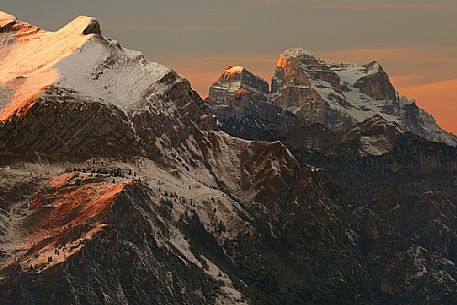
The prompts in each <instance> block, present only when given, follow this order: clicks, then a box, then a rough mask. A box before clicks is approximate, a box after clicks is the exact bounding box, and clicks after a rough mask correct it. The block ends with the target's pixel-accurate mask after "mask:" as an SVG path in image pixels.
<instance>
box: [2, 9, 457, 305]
mask: <svg viewBox="0 0 457 305" xmlns="http://www.w3.org/2000/svg"><path fill="white" fill-rule="evenodd" d="M0 21H1V23H0V25H1V26H4V24H14V27H12V28H14V31H12V32H11V31H8V32H6V31H3V32H1V33H0V39H2V41H5V39H7V40H8V47H7V48H6V49H4V50H3V51H5V52H4V53H2V54H1V56H3V58H2V61H0V67H1V68H2V69H0V76H1V77H0V85H1V86H2V88H3V91H2V92H3V93H4V92H6V94H3V93H2V95H1V99H2V100H1V104H0V113H1V115H2V121H1V123H0V157H1V158H0V298H1V299H2V300H4V301H5V304H8V305H10V304H11V305H13V304H14V305H15V304H24V303H27V304H37V305H38V304H44V303H46V304H75V305H76V304H238V305H244V304H253V305H257V304H258V305H260V304H262V305H263V304H281V303H283V304H316V305H320V304H322V305H323V304H360V305H362V304H363V305H366V304H373V305H375V304H404V305H410V304H427V305H432V304H446V305H447V304H455V303H456V300H457V294H456V291H457V290H456V289H455V288H456V287H455V282H456V279H457V273H456V270H455V267H454V262H455V260H456V259H457V257H456V255H455V252H456V251H455V248H456V246H455V242H456V240H457V238H456V234H455V230H453V229H452V228H453V227H455V217H454V216H455V215H454V211H455V210H456V205H457V203H456V201H455V198H456V196H457V194H456V193H455V177H456V173H457V165H456V160H457V156H456V154H457V151H456V149H455V148H453V147H450V146H447V145H445V144H439V143H432V142H429V141H426V140H424V139H422V138H420V137H418V136H415V135H413V134H411V133H409V132H405V131H404V130H403V129H402V128H400V127H399V125H398V124H395V123H391V122H389V121H387V120H385V119H384V118H382V117H381V116H374V117H370V118H368V119H367V120H365V121H363V122H361V123H359V124H357V125H356V126H354V127H353V128H351V129H349V130H347V131H344V132H342V133H335V132H333V131H330V130H328V129H327V128H325V127H324V126H322V125H318V124H313V125H309V124H308V123H309V122H308V121H307V120H305V119H303V117H300V116H299V115H298V113H295V114H294V113H292V112H291V111H288V110H285V109H284V108H283V106H282V105H275V104H271V103H268V102H265V101H259V100H258V96H256V95H255V94H256V92H243V93H241V94H239V95H236V96H233V98H231V99H230V101H231V102H230V103H229V104H228V105H210V106H208V105H206V104H205V103H203V101H202V100H201V99H200V97H199V96H198V95H197V94H196V93H195V92H193V91H192V88H191V87H190V84H189V82H188V81H186V80H185V79H183V78H182V77H180V76H179V75H178V74H177V73H176V72H174V71H173V70H171V69H169V68H166V67H163V66H161V65H159V64H156V63H150V62H148V61H146V60H145V59H144V58H143V57H142V55H141V54H140V53H138V52H134V51H130V50H127V49H124V48H123V47H121V46H120V45H119V44H118V43H116V42H114V41H111V40H109V39H108V38H105V37H103V36H102V35H101V31H100V29H101V27H100V25H99V24H98V23H97V22H95V21H94V19H93V18H89V17H80V18H78V19H76V20H75V21H73V22H72V23H70V25H71V26H66V27H64V29H65V30H62V31H58V32H56V33H47V34H46V35H44V31H43V30H40V29H38V28H34V27H32V26H30V25H26V24H25V23H21V22H19V21H17V20H16V19H15V18H14V17H12V16H10V15H6V14H0ZM31 28H33V30H32V31H29V30H30V29H31ZM24 33H25V34H24ZM57 33H59V34H57ZM4 34H7V35H9V36H4ZM23 34H24V35H26V36H21V35H23ZM35 35H38V36H35ZM54 35H57V36H55V37H54ZM21 37H22V38H24V39H22V40H21ZM34 38H37V39H34ZM38 38H39V39H38ZM57 41H59V43H57ZM30 43H32V44H30ZM35 43H36V45H35ZM49 46H51V47H52V48H51V49H46V47H49ZM56 49H58V50H59V52H51V51H50V50H56ZM23 52H25V53H23ZM35 53H37V54H39V55H36V56H37V57H34V56H35V55H34V54H35ZM24 54H25V55H24ZM62 54H65V56H63V57H61V56H60V55H62ZM294 56H295V53H292V54H291V57H292V58H290V60H291V65H292V64H293V63H294V61H295V59H293V58H294ZM306 56H307V58H306V59H303V61H305V63H303V64H306V65H308V66H307V68H306V69H308V70H309V71H313V69H314V68H313V67H314V66H316V65H321V64H322V63H320V62H319V61H316V60H315V59H312V58H310V56H309V55H306ZM44 59H46V60H45V61H46V62H47V65H43V62H42V60H44ZM18 61H19V62H21V63H22V65H21V67H25V68H26V69H24V70H21V71H19V70H18V67H19V66H20V65H18ZM298 65H299V66H300V65H301V64H298ZM285 66H286V67H287V64H285ZM76 67H77V68H76ZM289 67H290V65H289ZM319 69H321V70H323V71H315V72H313V73H315V74H313V75H315V77H317V78H320V79H322V81H324V79H325V81H326V82H329V83H330V82H331V83H334V85H332V88H335V90H341V92H346V91H345V90H346V89H345V85H344V84H342V83H341V82H339V85H338V78H340V80H341V77H340V76H338V73H337V72H335V71H333V72H332V71H331V69H330V70H328V69H327V68H325V67H324V66H322V67H321V68H319ZM5 71H6V72H7V73H6V72H5ZM37 71H38V72H37ZM309 71H308V72H307V73H311V72H309ZM364 71H365V70H364ZM35 72H37V73H38V74H39V75H40V78H38V76H36V75H35V74H34V73H35ZM56 72H58V73H56ZM280 73H282V72H278V83H277V85H278V87H277V88H279V87H281V88H283V86H286V87H287V86H288V83H291V84H302V85H303V86H305V85H304V84H305V83H306V82H310V83H312V80H311V78H309V76H307V75H305V73H304V72H303V73H302V74H301V76H300V77H302V79H299V78H297V79H294V76H290V75H292V74H293V73H294V72H293V71H292V72H291V71H290V70H287V69H285V70H284V71H283V73H284V75H288V76H287V77H285V78H284V79H287V84H286V82H284V83H283V84H282V85H279V79H280V78H279V76H280ZM300 73H301V72H299V73H298V74H300ZM335 75H336V77H335ZM44 76H46V77H44ZM29 80H30V81H29ZM32 80H33V81H32ZM38 80H40V83H39V84H40V86H35V84H36V81H38ZM367 83H369V81H367ZM302 85H296V86H298V87H299V86H302ZM252 86H254V85H252ZM333 86H334V87H333ZM338 86H340V87H341V88H339V87H338ZM300 88H301V87H300ZM364 88H365V87H364ZM366 88H368V89H366V90H367V92H369V93H370V94H376V92H377V91H376V90H374V89H373V88H372V87H371V85H366ZM275 90H276V89H275ZM278 90H279V89H278ZM360 90H362V89H360ZM363 90H365V89H363ZM280 91H281V90H279V91H277V92H280ZM367 94H368V93H367ZM277 98H278V99H280V98H281V97H280V95H278V96H277ZM211 107H215V108H211ZM218 107H219V108H218ZM284 107H285V106H284ZM218 110H220V111H221V113H227V111H228V112H229V113H230V112H232V113H234V115H230V116H228V118H229V119H230V118H234V117H243V118H244V119H243V120H240V121H236V120H233V121H232V123H233V124H231V125H229V126H230V128H231V131H232V132H233V133H238V134H239V135H243V136H246V137H252V139H256V138H257V137H258V136H259V134H260V130H262V129H264V133H263V134H261V135H262V136H263V137H265V138H264V139H266V140H270V142H264V141H250V140H245V139H240V138H235V137H231V136H229V135H228V134H226V133H225V132H223V131H221V130H220V129H219V124H218V122H217V121H216V119H215V118H214V117H213V116H212V115H210V114H211V111H218ZM252 113H254V114H255V115H254V116H251V114H252ZM271 114H273V115H271ZM225 121H226V120H224V122H225ZM225 126H227V125H225ZM278 139H279V140H281V142H280V141H276V140H278ZM283 143H284V144H283ZM286 145H287V147H289V149H288V148H287V147H286ZM382 149H385V150H382ZM389 182H390V183H389ZM413 216H414V217H413Z"/></svg>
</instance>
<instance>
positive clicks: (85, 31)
mask: <svg viewBox="0 0 457 305" xmlns="http://www.w3.org/2000/svg"><path fill="white" fill-rule="evenodd" d="M0 22H1V25H2V27H3V26H7V27H8V28H7V29H6V31H3V32H2V33H1V34H0V46H2V49H0V92H13V93H12V94H0V99H1V100H0V120H6V119H8V118H9V117H10V116H11V115H13V114H15V113H21V112H24V111H26V110H27V109H28V108H29V107H30V106H31V105H32V104H33V103H34V101H35V100H36V99H37V97H39V96H40V94H41V93H43V92H44V91H45V90H46V88H48V87H50V86H58V87H62V88H66V89H73V90H76V91H77V92H79V93H81V94H82V95H85V96H87V97H89V98H92V99H93V100H94V101H98V102H105V103H111V104H114V105H116V106H118V107H119V108H121V109H124V110H127V109H136V108H137V107H139V105H140V104H143V103H142V102H143V101H144V100H145V99H147V97H148V96H149V95H150V94H151V93H152V92H156V91H160V90H161V89H163V88H161V85H160V84H157V82H158V81H159V80H161V79H162V78H163V77H164V76H165V75H167V74H168V73H170V72H172V70H171V69H170V68H168V67H165V66H162V65H159V64H157V63H152V62H148V61H146V60H145V59H144V57H143V55H142V54H141V53H140V52H136V51H130V50H126V49H123V48H122V47H121V46H120V45H119V43H118V42H116V41H113V40H110V39H107V38H105V37H103V36H102V35H101V27H100V24H99V23H98V21H97V20H96V19H95V18H92V17H85V16H81V17H78V18H76V19H75V20H73V21H72V22H70V23H68V24H67V25H66V26H65V27H63V28H62V29H60V30H58V31H56V32H48V31H44V30H41V29H39V28H36V27H33V28H34V29H35V30H34V31H30V30H29V29H30V27H31V26H30V25H29V24H27V23H24V22H20V21H17V20H16V18H15V17H14V16H11V15H8V14H6V13H4V12H1V14H0ZM26 29H28V30H27V31H26ZM24 33H26V35H24Z"/></svg>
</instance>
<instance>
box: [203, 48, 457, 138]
mask: <svg viewBox="0 0 457 305" xmlns="http://www.w3.org/2000/svg"><path fill="white" fill-rule="evenodd" d="M243 95H244V96H243ZM240 100H244V102H242V103H240V102H239V101H240ZM248 100H249V101H250V102H248ZM208 102H209V103H210V104H211V105H214V106H213V107H212V108H214V112H215V113H216V114H217V115H218V117H220V120H221V121H222V122H225V123H226V125H228V126H232V124H233V122H234V121H236V122H238V124H239V125H240V126H235V127H233V128H234V129H235V130H236V129H245V128H252V127H254V125H255V124H256V123H255V122H254V121H256V122H258V123H259V122H260V121H262V120H265V119H266V120H267V121H268V118H273V117H274V118H275V119H273V122H271V123H273V124H274V123H275V121H277V122H281V123H282V122H283V121H284V120H286V121H289V120H290V118H291V117H292V118H294V119H295V118H297V119H301V120H303V121H305V122H308V123H310V124H312V123H319V124H322V125H324V126H325V127H327V128H328V129H330V130H332V131H335V132H339V131H344V130H347V129H349V128H352V127H354V126H355V125H356V124H357V123H359V122H362V121H363V120H365V119H368V118H370V117H372V116H374V115H376V114H379V115H381V116H382V117H383V118H385V119H386V120H387V121H391V122H395V123H397V124H398V125H399V126H400V127H401V128H402V129H404V130H405V131H410V132H413V133H415V134H417V135H419V136H421V137H423V138H425V139H427V140H430V141H434V142H444V143H447V144H449V145H453V146H456V145H457V137H456V136H455V135H453V134H451V133H449V132H447V131H445V130H443V129H441V128H440V127H439V126H438V125H437V124H436V122H435V120H434V119H433V117H432V116H431V115H430V114H428V113H426V112H425V111H424V110H422V109H420V108H419V107H418V106H417V105H416V103H415V102H414V100H408V99H407V98H406V97H400V95H399V93H398V92H397V91H396V90H395V88H394V86H393V85H392V84H391V82H390V80H389V76H388V75H387V73H386V72H384V70H383V69H382V67H381V65H380V64H379V63H377V62H371V63H369V64H367V65H357V64H328V63H326V62H325V61H323V60H321V59H318V58H316V57H314V56H313V55H312V54H311V53H310V52H309V51H306V50H303V49H288V50H286V51H284V53H283V54H281V56H280V58H279V60H278V63H277V65H276V70H275V74H274V77H273V79H272V83H271V91H269V90H268V84H267V82H266V81H265V80H263V79H261V78H260V77H258V76H255V75H254V74H253V73H251V72H249V71H248V70H247V69H245V68H243V67H240V66H235V67H228V68H227V69H225V70H224V72H223V74H222V76H221V77H220V78H219V80H218V81H216V82H215V83H214V84H213V85H212V86H211V87H210V89H209V98H208ZM251 104H255V105H251ZM278 107H280V108H278ZM251 108H252V109H251ZM256 109H257V110H256ZM259 109H262V110H261V111H260V112H259ZM266 109H268V110H266ZM251 110H252V111H251ZM265 111H267V112H270V111H272V112H273V113H271V114H270V115H269V114H265V113H264V112H265ZM278 111H279V112H282V113H284V115H285V116H287V117H288V118H289V119H286V118H284V117H283V116H284V115H281V116H278V115H277V114H274V112H278ZM285 111H287V112H285ZM256 112H259V113H258V114H257V113H256ZM268 123H269V122H264V124H262V123H259V124H260V125H259V129H260V132H261V131H262V130H264V129H265V124H268ZM243 124H246V126H243ZM229 128H232V127H229Z"/></svg>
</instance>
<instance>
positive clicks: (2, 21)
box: [0, 11, 16, 28]
mask: <svg viewBox="0 0 457 305" xmlns="http://www.w3.org/2000/svg"><path fill="white" fill-rule="evenodd" d="M15 21H16V17H15V16H13V15H10V14H8V13H5V12H3V11H0V28H2V27H4V26H6V25H8V24H10V23H12V22H15Z"/></svg>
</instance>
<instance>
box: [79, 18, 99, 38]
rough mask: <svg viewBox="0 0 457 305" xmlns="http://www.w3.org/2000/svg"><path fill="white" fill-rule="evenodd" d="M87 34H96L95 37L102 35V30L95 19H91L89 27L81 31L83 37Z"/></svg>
mask: <svg viewBox="0 0 457 305" xmlns="http://www.w3.org/2000/svg"><path fill="white" fill-rule="evenodd" d="M89 34H96V35H101V34H102V29H101V26H100V23H99V22H98V20H97V19H95V18H92V20H91V22H90V23H89V25H88V26H87V27H86V28H85V29H84V31H83V35H89Z"/></svg>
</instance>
